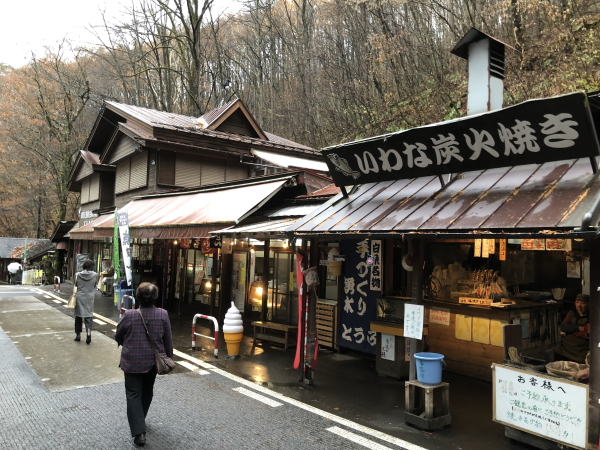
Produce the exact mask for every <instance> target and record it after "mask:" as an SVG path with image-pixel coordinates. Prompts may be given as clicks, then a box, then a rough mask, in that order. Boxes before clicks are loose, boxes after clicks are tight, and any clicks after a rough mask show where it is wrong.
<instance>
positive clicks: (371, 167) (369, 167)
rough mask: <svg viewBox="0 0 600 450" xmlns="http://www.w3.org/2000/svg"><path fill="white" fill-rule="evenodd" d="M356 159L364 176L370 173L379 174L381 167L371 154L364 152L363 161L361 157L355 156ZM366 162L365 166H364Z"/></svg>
mask: <svg viewBox="0 0 600 450" xmlns="http://www.w3.org/2000/svg"><path fill="white" fill-rule="evenodd" d="M354 156H355V157H356V162H357V163H358V168H359V169H360V171H361V172H362V173H364V174H367V173H369V172H375V173H379V166H378V165H377V161H376V160H375V157H374V156H373V155H372V154H371V152H363V160H361V159H360V156H358V155H354ZM363 162H364V164H363ZM369 163H370V164H369Z"/></svg>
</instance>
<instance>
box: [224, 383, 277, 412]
mask: <svg viewBox="0 0 600 450" xmlns="http://www.w3.org/2000/svg"><path fill="white" fill-rule="evenodd" d="M233 390H234V391H236V392H239V393H240V394H244V395H246V396H248V397H250V398H253V399H254V400H258V401H259V402H263V403H264V404H265V405H269V406H272V407H273V408H276V407H278V406H283V403H279V402H276V401H275V400H272V399H270V398H269V397H265V396H264V395H260V394H257V393H256V392H254V391H249V390H248V389H246V388H243V387H239V388H234V389H233Z"/></svg>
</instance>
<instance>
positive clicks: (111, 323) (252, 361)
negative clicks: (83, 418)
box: [0, 284, 528, 450]
mask: <svg viewBox="0 0 600 450" xmlns="http://www.w3.org/2000/svg"><path fill="white" fill-rule="evenodd" d="M3 288H4V289H6V288H8V286H3ZM27 288H30V287H26V286H23V287H20V286H17V287H15V288H14V289H13V288H10V291H11V292H12V291H18V290H20V289H27ZM34 288H35V291H34V292H32V291H29V290H28V292H27V294H26V295H29V296H32V297H34V299H32V300H35V301H38V300H40V301H42V302H43V303H44V304H45V305H46V306H47V307H50V308H52V309H54V310H55V311H58V312H59V313H60V314H61V315H67V316H71V317H72V315H73V312H72V310H69V309H67V308H65V307H64V303H62V302H59V300H57V298H60V299H64V300H66V299H68V297H69V295H70V292H71V289H72V287H71V286H70V285H64V284H63V285H62V286H61V293H60V294H58V293H53V287H52V286H36V287H34ZM32 294H33V295H32ZM0 295H1V292H0ZM11 295H16V296H20V295H24V294H19V293H15V294H11ZM46 313H47V311H46ZM95 313H96V315H97V317H96V320H95V323H94V335H95V334H97V333H100V334H103V335H104V336H102V338H105V337H106V338H108V339H102V344H101V346H102V348H105V351H106V352H107V353H106V354H105V355H103V356H102V358H103V359H104V360H106V361H114V358H115V357H116V358H118V350H117V349H116V343H115V342H114V341H111V340H112V335H113V332H114V331H113V330H114V328H115V323H116V322H118V318H119V317H118V316H119V314H118V311H117V309H116V307H115V305H114V303H113V298H112V297H105V296H103V295H101V293H99V292H98V293H97V294H96V300H95ZM40 314H43V312H42V313H40ZM170 316H171V324H172V328H173V339H174V345H175V348H176V349H177V350H178V352H180V353H178V355H179V356H178V357H177V358H176V359H177V360H179V361H183V365H181V364H179V365H178V366H177V368H176V370H175V371H174V373H173V374H188V375H189V372H190V371H189V365H188V367H185V365H186V360H185V355H189V356H191V357H192V358H195V359H198V360H200V361H204V362H205V363H207V364H209V365H210V366H212V367H214V368H215V369H216V370H219V369H220V370H222V371H224V372H226V373H228V374H231V375H234V376H238V377H240V378H242V379H244V380H247V381H248V382H250V383H252V385H256V386H258V387H261V388H266V389H268V390H270V391H273V392H275V393H277V394H280V395H283V396H285V397H287V398H290V399H293V400H294V401H298V402H301V403H302V404H305V405H308V407H314V408H318V409H319V410H321V411H324V412H325V413H327V414H332V415H334V416H337V417H340V418H342V419H346V420H350V421H353V422H355V423H357V424H360V425H362V426H365V427H369V428H370V429H374V430H376V431H378V432H381V433H385V434H386V435H389V436H391V437H394V438H398V439H401V440H403V441H406V442H409V443H413V444H416V445H418V446H421V447H423V448H426V449H429V450H446V449H457V450H475V449H477V450H479V449H483V448H485V449H490V450H496V449H498V450H504V449H516V448H528V447H527V446H525V445H523V444H518V443H516V442H514V441H511V440H509V439H508V438H506V437H505V436H504V427H503V426H502V425H500V424H497V423H495V422H493V420H492V386H491V384H490V383H486V382H483V381H480V380H477V379H474V378H469V377H464V376H461V375H456V374H452V373H449V372H444V374H443V381H445V382H448V383H450V412H451V415H452V423H451V425H450V426H448V427H445V428H443V429H440V430H435V431H423V430H418V429H416V428H414V427H412V426H409V425H407V424H406V423H405V421H404V380H397V379H393V378H389V377H380V376H378V375H377V373H376V371H375V358H374V357H371V356H369V355H364V354H360V353H354V352H345V353H342V352H339V351H335V350H331V349H321V351H320V353H319V359H318V364H317V368H316V374H315V375H316V376H315V383H314V385H313V386H307V385H305V384H303V383H301V382H300V381H299V378H300V373H299V371H297V370H295V369H294V368H293V362H294V356H295V348H288V350H284V349H283V346H282V345H280V344H273V343H269V342H264V341H263V342H260V341H259V343H258V344H257V345H256V346H255V347H253V346H252V337H251V335H252V330H251V329H250V326H249V325H246V326H245V336H244V339H243V342H242V347H241V352H240V353H241V357H240V358H238V359H232V360H230V359H227V358H226V357H225V356H226V355H227V351H226V345H225V342H223V341H221V342H220V346H219V355H220V357H219V358H215V357H214V355H213V345H212V341H209V340H206V339H202V338H198V341H197V346H198V349H197V350H196V351H193V350H192V346H191V326H192V318H193V314H187V315H181V316H180V315H177V314H173V313H171V314H170ZM105 319H107V320H105ZM29 320H34V321H36V322H40V323H41V322H43V321H42V320H40V319H39V318H29ZM97 322H99V323H97ZM207 324H208V322H204V324H202V323H201V322H200V321H199V322H198V326H199V330H198V331H199V332H200V333H202V334H211V330H209V329H208V328H204V327H203V325H207ZM0 327H2V325H1V324H0ZM54 328H56V327H54ZM54 328H52V331H57V330H55V329H54ZM59 331H60V333H59V334H60V335H63V334H64V343H67V342H68V343H72V338H71V334H69V330H68V326H64V325H63V327H62V328H60V330H59ZM71 333H73V332H72V331H71ZM73 336H74V334H73ZM55 340H56V342H58V343H59V344H62V343H60V341H62V340H63V339H58V338H55ZM96 341H98V342H99V341H100V339H96V340H94V341H93V344H97V343H98V342H96ZM83 345H85V344H83ZM17 347H19V345H17ZM19 349H20V350H21V348H19ZM115 355H117V356H115ZM107 366H108V365H107ZM110 366H111V367H107V372H106V374H105V376H106V377H113V376H116V377H119V376H122V375H121V374H119V373H118V372H120V370H119V369H117V370H118V372H117V375H114V374H113V372H111V371H112V370H114V366H113V365H110ZM34 369H35V367H34ZM162 378H167V377H162ZM110 379H111V380H112V378H110ZM46 384H47V388H48V389H50V390H51V391H52V390H53V389H55V390H61V388H60V387H55V388H53V387H52V386H51V385H50V383H49V382H48V381H46ZM92 384H94V382H93V381H90V385H92ZM273 448H275V447H273ZM323 448H326V447H323Z"/></svg>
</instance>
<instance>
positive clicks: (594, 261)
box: [588, 239, 600, 448]
mask: <svg viewBox="0 0 600 450" xmlns="http://www.w3.org/2000/svg"><path fill="white" fill-rule="evenodd" d="M589 283H590V306H589V308H590V310H589V314H590V358H589V362H590V384H589V389H590V390H589V422H588V436H589V442H590V443H591V444H592V445H593V446H594V448H595V446H596V445H598V438H599V435H600V432H599V426H600V423H599V422H600V410H599V407H600V405H599V404H598V401H599V400H600V347H599V345H600V292H598V288H600V239H591V242H590V280H589Z"/></svg>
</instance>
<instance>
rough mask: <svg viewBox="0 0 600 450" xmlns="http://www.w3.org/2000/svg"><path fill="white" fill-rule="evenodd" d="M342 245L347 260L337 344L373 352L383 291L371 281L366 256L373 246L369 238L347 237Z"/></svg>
mask: <svg viewBox="0 0 600 450" xmlns="http://www.w3.org/2000/svg"><path fill="white" fill-rule="evenodd" d="M341 248H342V252H341V253H342V254H343V255H345V263H344V272H343V274H342V277H343V283H344V284H343V294H342V299H341V300H342V301H341V311H340V327H339V336H338V345H340V346H342V347H347V348H350V349H353V350H357V351H360V352H365V353H372V354H374V353H375V344H376V343H377V338H376V332H375V331H370V324H371V321H372V320H375V316H376V313H377V297H379V296H380V295H381V292H380V291H379V290H373V289H372V288H371V285H370V278H369V274H370V270H369V266H368V264H367V257H368V253H369V250H370V248H371V247H370V245H369V242H368V240H363V241H356V240H344V241H342V242H341Z"/></svg>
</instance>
